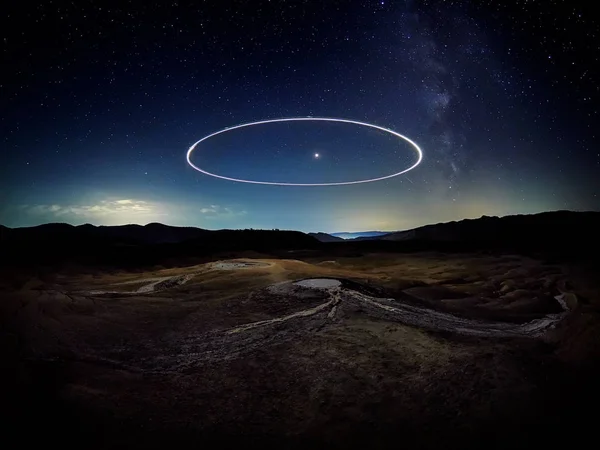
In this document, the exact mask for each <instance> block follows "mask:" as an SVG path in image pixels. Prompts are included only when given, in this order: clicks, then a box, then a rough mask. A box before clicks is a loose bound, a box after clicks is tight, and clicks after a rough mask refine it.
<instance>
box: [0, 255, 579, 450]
mask: <svg viewBox="0 0 600 450" xmlns="http://www.w3.org/2000/svg"><path fill="white" fill-rule="evenodd" d="M568 282H569V280H568V276H567V275H566V273H565V270H564V268H563V267H561V266H558V265H554V264H544V263H542V262H539V261H535V260H532V259H528V258H524V257H518V256H501V257H490V256H482V255H458V256H457V255H441V254H420V255H401V256H394V255H391V256H390V255H368V256H365V257H361V258H339V259H338V260H336V261H331V258H329V259H328V260H326V261H318V260H315V261H298V260H277V259H237V260H223V261H215V262H211V263H206V264H200V265H196V266H191V267H185V268H176V269H164V270H156V271H153V272H146V273H138V274H132V273H120V272H114V273H90V274H88V275H77V276H74V275H66V274H56V275H55V276H51V277H47V278H45V279H29V280H28V281H26V282H25V283H23V284H22V285H21V286H20V287H19V289H18V290H16V291H14V292H11V293H10V295H11V297H10V298H12V299H13V300H14V301H13V302H12V303H11V302H7V303H5V305H13V306H12V310H11V311H10V315H11V317H12V318H13V319H14V323H13V328H15V327H16V328H15V329H18V331H16V332H15V334H16V335H18V340H19V342H20V343H22V345H23V346H24V348H26V353H27V358H28V360H29V361H42V362H43V364H44V365H45V367H46V365H48V367H52V368H53V369H52V370H58V371H59V373H60V375H56V376H57V377H58V379H59V386H60V389H59V391H58V393H55V394H53V395H55V396H56V397H52V398H53V399H54V400H52V401H53V402H55V401H59V402H61V404H65V405H68V408H70V409H69V410H71V409H72V408H75V410H76V411H79V409H78V408H80V406H77V405H85V410H84V411H82V412H81V417H83V418H84V419H82V420H83V424H80V429H81V432H82V433H83V432H86V433H89V434H90V435H94V433H101V434H102V435H103V436H108V437H107V438H106V439H109V441H107V442H110V445H109V444H107V445H106V447H113V446H117V447H118V446H123V447H128V448H129V447H131V442H132V440H134V441H135V443H136V444H135V445H134V446H143V447H144V448H148V447H156V448H162V447H164V446H165V445H171V443H172V442H173V440H175V441H177V439H180V438H181V436H188V437H186V438H185V439H188V438H189V439H191V441H190V442H194V443H198V442H200V441H201V442H209V441H211V442H212V439H215V440H216V441H217V442H219V443H221V444H223V445H240V443H243V442H244V441H245V439H246V438H247V437H248V436H254V437H256V439H258V441H257V442H260V443H262V444H264V445H265V446H269V445H270V444H273V443H276V444H277V445H283V446H284V447H285V446H292V447H293V446H295V445H297V446H299V447H305V445H307V446H313V445H316V446H320V445H325V446H328V447H329V446H333V447H336V446H338V447H340V448H350V447H356V448H358V447H361V446H364V445H371V444H373V442H376V443H379V444H378V445H375V447H378V446H380V447H386V446H388V444H389V446H391V447H395V445H396V444H397V441H396V437H397V435H398V433H401V434H402V435H403V436H404V437H405V442H409V443H410V442H418V443H419V445H418V446H420V447H423V448H429V447H431V448H433V447H438V446H440V445H441V444H442V443H443V444H446V443H450V442H456V443H461V445H463V446H468V445H467V444H469V445H470V444H471V443H473V445H475V446H477V445H478V444H481V442H480V441H478V439H479V438H478V437H477V436H479V433H488V432H490V430H493V429H495V427H496V426H500V425H498V421H499V420H502V421H505V422H506V421H508V422H510V421H512V420H518V419H519V420H520V419H523V420H525V419H527V420H532V419H531V418H536V419H535V420H536V421H537V420H539V422H540V423H541V424H543V426H547V425H548V426H550V424H551V423H552V422H551V421H550V422H548V418H547V417H546V416H545V414H548V413H549V411H550V409H552V408H550V409H548V405H547V404H546V403H538V402H536V401H534V400H533V399H535V398H538V396H540V395H542V396H543V395H545V394H544V392H546V391H545V390H546V389H549V390H550V391H554V390H555V389H558V387H557V386H555V385H554V384H553V383H554V381H552V380H553V377H554V373H555V372H553V370H554V369H552V368H553V367H555V366H560V364H561V363H560V362H559V361H558V360H557V359H556V357H555V356H554V353H553V352H557V351H559V350H560V348H561V345H562V344H561V339H562V338H561V336H563V335H564V333H565V331H564V330H565V329H566V327H568V326H571V325H570V323H571V322H572V321H573V319H570V317H571V316H572V315H573V314H574V311H576V310H577V309H578V307H579V306H578V305H577V303H576V302H577V296H576V295H575V294H573V293H571V292H570V291H568V290H565V286H567V285H568ZM557 349H558V350H557ZM36 364H37V363H36ZM36 367H37V366H36ZM56 367H57V369H55V368H56ZM558 372H560V371H558ZM558 372H556V373H558ZM56 398H58V399H59V400H56ZM74 405H75V406H74ZM86 411H87V412H86ZM77 414H78V417H79V415H80V413H77ZM86 414H91V416H89V417H101V418H102V421H101V423H100V425H98V422H97V421H96V419H91V418H90V419H89V423H88V422H86V420H85V418H86V417H88V416H87V415H86ZM57 417H58V416H57ZM538 418H539V419H538ZM57 420H58V418H57ZM61 420H62V419H61ZM508 422H506V423H505V424H504V425H502V426H509V425H508ZM61 423H62V422H61ZM117 424H121V425H117ZM122 424H127V425H122ZM57 426H58V425H57ZM58 427H59V428H60V426H58ZM122 427H125V428H124V429H123V428H122ZM425 430H435V433H430V432H426V431H425ZM182 433H183V434H182ZM187 433H192V435H193V436H194V437H189V435H188V434H187ZM375 435H376V437H374V436H375ZM199 436H201V438H200V437H199ZM196 439H200V441H197V440H196ZM373 439H374V440H375V441H373ZM506 439H508V440H510V437H509V435H507V437H506ZM238 440H239V441H238ZM446 440H448V441H447V442H446ZM454 440H456V441H454ZM102 442H103V441H99V442H98V447H103V444H102ZM185 442H186V443H189V442H188V441H187V440H186V441H185ZM477 443H478V444H477ZM262 444H261V445H262ZM274 445H275V444H274Z"/></svg>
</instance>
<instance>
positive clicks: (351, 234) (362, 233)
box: [330, 231, 393, 239]
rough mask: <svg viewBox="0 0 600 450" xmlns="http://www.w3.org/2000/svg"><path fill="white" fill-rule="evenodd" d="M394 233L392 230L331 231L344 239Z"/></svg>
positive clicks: (332, 234) (335, 235) (333, 234)
mask: <svg viewBox="0 0 600 450" xmlns="http://www.w3.org/2000/svg"><path fill="white" fill-rule="evenodd" d="M390 233H393V231H392V232H390V231H342V232H339V233H330V235H331V236H334V237H339V238H342V239H357V238H370V237H379V236H384V235H387V234H390Z"/></svg>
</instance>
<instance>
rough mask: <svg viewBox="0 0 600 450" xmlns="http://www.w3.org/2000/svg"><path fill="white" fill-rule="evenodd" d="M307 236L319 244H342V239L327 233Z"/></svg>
mask: <svg viewBox="0 0 600 450" xmlns="http://www.w3.org/2000/svg"><path fill="white" fill-rule="evenodd" d="M308 235H309V236H312V237H314V238H315V239H317V240H318V241H320V242H342V241H343V240H344V239H342V238H341V237H336V236H332V235H331V234H327V233H308Z"/></svg>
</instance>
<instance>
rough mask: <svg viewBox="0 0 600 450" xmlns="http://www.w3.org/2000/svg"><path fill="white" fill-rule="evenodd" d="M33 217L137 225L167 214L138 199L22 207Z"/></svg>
mask: <svg viewBox="0 0 600 450" xmlns="http://www.w3.org/2000/svg"><path fill="white" fill-rule="evenodd" d="M21 209H22V210H24V211H26V212H27V213H29V214H32V215H44V216H50V217H52V218H53V220H59V219H60V220H74V221H80V220H89V221H93V222H96V223H137V222H148V221H152V220H156V219H157V218H158V217H160V216H165V215H167V213H166V212H165V210H164V208H163V207H162V206H161V205H160V204H157V203H152V202H147V201H144V200H136V199H129V198H128V199H118V200H102V201H100V202H98V203H95V204H88V205H57V204H53V205H22V206H21Z"/></svg>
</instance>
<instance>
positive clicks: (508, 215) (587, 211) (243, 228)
mask: <svg viewBox="0 0 600 450" xmlns="http://www.w3.org/2000/svg"><path fill="white" fill-rule="evenodd" d="M559 212H571V213H600V209H597V210H591V209H590V210H566V209H556V210H551V211H538V212H534V213H525V214H506V215H502V216H497V215H489V214H482V215H481V216H479V217H464V218H462V219H455V220H448V221H443V222H431V223H425V224H422V225H418V226H416V227H411V228H406V229H394V230H357V231H313V230H308V231H307V230H301V229H297V228H278V227H262V228H255V227H239V228H205V227H200V226H194V225H174V224H168V223H164V222H156V221H152V222H147V223H132V222H130V223H120V224H108V225H107V224H93V223H90V222H84V223H71V222H42V223H37V224H35V225H26V226H18V227H11V226H8V225H5V224H3V223H0V226H4V227H6V228H10V229H16V228H33V227H38V226H42V225H70V226H73V227H79V226H83V225H91V226H94V227H122V226H128V225H137V226H142V227H145V226H147V225H152V224H158V225H164V226H167V227H175V228H198V229H204V230H207V231H222V230H232V231H240V230H248V229H252V230H256V231H272V230H278V231H299V232H301V233H305V234H310V233H324V234H328V235H330V236H333V235H335V234H359V233H369V232H372V233H397V232H403V231H410V230H414V229H417V228H421V227H425V226H430V225H439V224H444V223H450V222H459V221H462V220H477V219H481V218H483V217H496V218H504V217H511V216H532V215H538V214H544V213H559ZM342 239H344V238H342Z"/></svg>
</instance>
